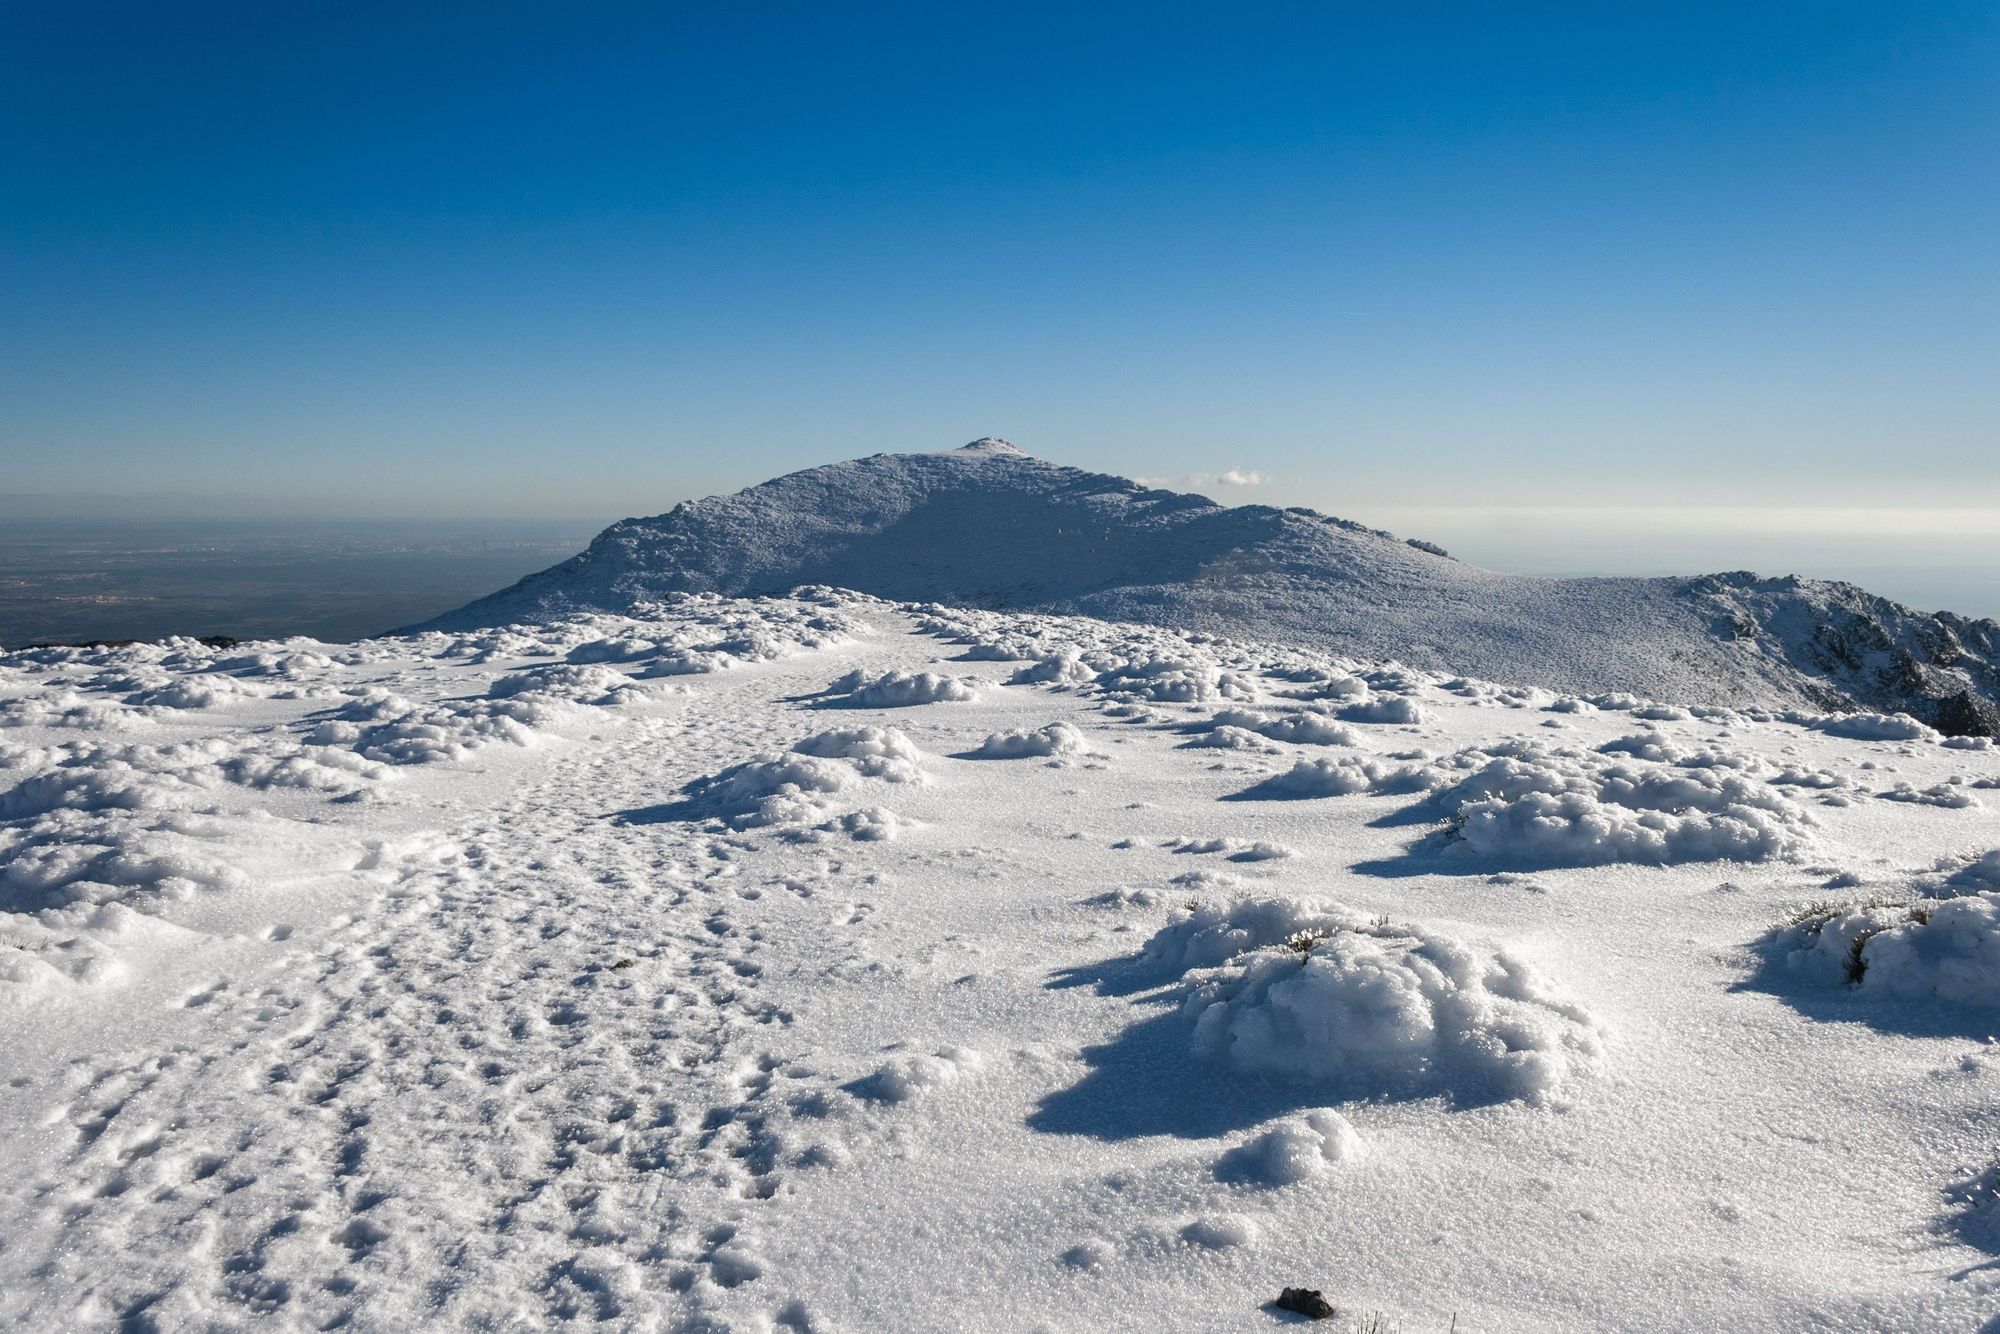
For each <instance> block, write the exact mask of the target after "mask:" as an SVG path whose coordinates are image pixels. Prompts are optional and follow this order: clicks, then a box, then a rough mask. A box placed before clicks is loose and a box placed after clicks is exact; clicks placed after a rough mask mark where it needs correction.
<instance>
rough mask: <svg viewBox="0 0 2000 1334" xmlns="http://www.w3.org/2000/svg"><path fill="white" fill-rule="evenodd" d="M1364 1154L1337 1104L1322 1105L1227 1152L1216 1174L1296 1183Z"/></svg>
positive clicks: (1275, 1183)
mask: <svg viewBox="0 0 2000 1334" xmlns="http://www.w3.org/2000/svg"><path fill="white" fill-rule="evenodd" d="M1366 1153H1367V1146H1366V1145H1364V1144H1363V1143H1362V1139H1361V1135H1360V1134H1359V1132H1357V1131H1356V1130H1355V1129H1354V1125H1353V1123H1352V1122H1350V1121H1349V1120H1348V1119H1347V1118H1346V1117H1344V1116H1342V1115H1341V1114H1340V1113H1339V1112H1337V1111H1335V1110H1334V1109H1333V1108H1331V1107H1322V1108H1319V1109H1317V1110H1314V1111H1310V1112H1306V1113H1304V1114H1303V1115H1300V1116H1297V1117H1292V1118H1289V1119H1287V1120H1286V1121H1284V1122H1282V1123H1280V1124H1279V1125H1277V1126H1275V1127H1273V1128H1272V1129H1270V1130H1267V1131H1265V1132H1264V1133H1263V1134H1261V1135H1259V1136H1257V1137H1256V1138H1255V1139H1253V1140H1251V1141H1249V1142H1248V1143H1246V1144H1242V1145H1239V1146H1238V1147H1236V1148H1234V1149H1231V1150H1230V1151H1229V1152H1228V1153H1225V1154H1223V1155H1222V1157H1220V1158H1218V1159H1217V1160H1216V1163H1215V1174H1216V1176H1218V1177H1220V1178H1221V1179H1222V1180H1224V1181H1243V1182H1247V1183H1249V1184H1251V1185H1257V1186H1295V1185H1298V1184H1299V1183H1300V1182H1302V1181H1311V1180H1313V1179H1315V1178H1318V1177H1323V1176H1325V1175H1326V1174H1327V1173H1328V1172H1329V1171H1330V1170H1331V1169H1332V1168H1334V1167H1335V1166H1336V1165H1338V1164H1342V1163H1353V1162H1355V1161H1357V1160H1359V1159H1360V1158H1362V1157H1364V1156H1365V1155H1366Z"/></svg>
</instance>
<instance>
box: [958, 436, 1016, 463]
mask: <svg viewBox="0 0 2000 1334" xmlns="http://www.w3.org/2000/svg"><path fill="white" fill-rule="evenodd" d="M956 452H957V453H960V454H1014V455H1018V456H1020V457H1023V458H1025V457H1027V451H1025V450H1023V449H1022V448H1021V447H1020V446H1019V445H1016V444H1013V443H1012V442H1010V441H1006V440H1002V439H1001V438H1000V437H999V436H997V435H984V436H981V437H980V438H979V439H977V440H975V441H973V442H972V443H971V444H969V445H960V446H959V447H958V449H957V451H956Z"/></svg>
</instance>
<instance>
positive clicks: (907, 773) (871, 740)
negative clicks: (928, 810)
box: [792, 727, 924, 783]
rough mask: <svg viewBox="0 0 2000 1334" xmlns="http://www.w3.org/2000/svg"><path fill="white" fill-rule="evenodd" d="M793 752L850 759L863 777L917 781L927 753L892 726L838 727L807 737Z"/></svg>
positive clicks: (828, 757)
mask: <svg viewBox="0 0 2000 1334" xmlns="http://www.w3.org/2000/svg"><path fill="white" fill-rule="evenodd" d="M792 751H793V753H794V754H798V755H812V756H816V757H818V758H820V759H828V760H847V761H849V762H850V763H852V764H853V765H854V767H855V769H856V770H857V771H858V772H859V773H860V774H861V776H862V777H864V778H880V779H883V780H885V781H887V782H891V783H914V782H920V781H921V780H922V779H923V776H924V773H923V768H922V765H923V758H924V753H923V752H922V751H920V750H918V749H917V745H916V743H915V742H914V741H911V740H910V739H909V738H908V737H907V736H904V735H903V734H902V733H901V732H899V731H897V730H896V729H895V728H893V727H836V728H833V729H832V730H831V731H826V732H818V733H815V734H814V735H812V736H809V737H807V738H805V740H803V741H800V742H798V743H797V744H795V745H794V746H793V747H792Z"/></svg>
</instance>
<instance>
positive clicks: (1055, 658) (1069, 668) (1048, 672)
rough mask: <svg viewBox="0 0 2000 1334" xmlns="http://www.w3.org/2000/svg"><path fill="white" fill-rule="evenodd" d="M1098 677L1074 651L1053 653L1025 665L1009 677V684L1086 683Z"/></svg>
mask: <svg viewBox="0 0 2000 1334" xmlns="http://www.w3.org/2000/svg"><path fill="white" fill-rule="evenodd" d="M1096 679H1097V671H1096V669H1095V668H1093V667H1091V666H1090V665H1089V664H1088V663H1086V662H1084V661H1083V659H1081V658H1079V657H1077V656H1076V655H1075V654H1074V653H1052V654H1050V655H1049V656H1047V657H1045V658H1042V659H1040V660H1038V661H1036V662H1035V663H1034V664H1032V665H1031V666H1027V667H1023V668H1021V669H1020V670H1019V671H1017V672H1015V673H1014V674H1013V675H1012V676H1011V677H1009V678H1008V684H1009V685H1017V686H1029V685H1056V686H1075V685H1085V684H1087V683H1089V682H1091V681H1095V680H1096Z"/></svg>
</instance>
